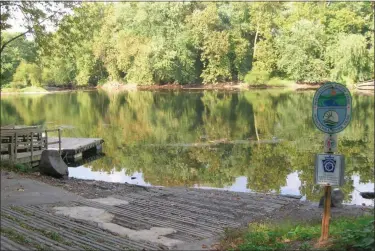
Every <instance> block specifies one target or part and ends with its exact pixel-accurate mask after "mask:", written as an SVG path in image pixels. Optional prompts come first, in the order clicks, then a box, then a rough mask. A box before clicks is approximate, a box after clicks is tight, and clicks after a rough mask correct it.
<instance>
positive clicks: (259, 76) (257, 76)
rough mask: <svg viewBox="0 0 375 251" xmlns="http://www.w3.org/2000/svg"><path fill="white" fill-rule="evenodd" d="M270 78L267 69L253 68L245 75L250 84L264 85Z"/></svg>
mask: <svg viewBox="0 0 375 251" xmlns="http://www.w3.org/2000/svg"><path fill="white" fill-rule="evenodd" d="M269 79H270V74H269V73H268V72H266V71H257V70H252V71H250V72H249V73H247V74H246V76H245V82H246V83H248V84H249V85H264V84H266V83H267V82H268V80H269Z"/></svg>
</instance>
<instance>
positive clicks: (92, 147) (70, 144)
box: [0, 126, 104, 166]
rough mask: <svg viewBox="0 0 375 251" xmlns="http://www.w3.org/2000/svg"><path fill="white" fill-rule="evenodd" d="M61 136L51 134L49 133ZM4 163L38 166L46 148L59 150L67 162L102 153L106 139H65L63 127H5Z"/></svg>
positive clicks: (3, 130) (3, 132) (2, 155)
mask: <svg viewBox="0 0 375 251" xmlns="http://www.w3.org/2000/svg"><path fill="white" fill-rule="evenodd" d="M53 131H57V132H58V137H48V132H53ZM0 134H1V156H0V157H1V158H0V160H1V162H5V163H12V164H25V163H29V164H31V165H32V166H34V165H38V164H39V161H40V158H41V156H42V152H43V151H44V150H47V149H48V150H57V151H59V152H60V155H61V157H62V158H63V159H64V160H65V161H67V160H69V161H75V160H81V159H82V157H85V155H87V156H92V155H93V154H97V153H101V149H102V144H103V142H104V140H103V139H100V138H62V137H61V131H60V129H54V130H43V129H41V128H40V127H17V126H13V127H1V131H0Z"/></svg>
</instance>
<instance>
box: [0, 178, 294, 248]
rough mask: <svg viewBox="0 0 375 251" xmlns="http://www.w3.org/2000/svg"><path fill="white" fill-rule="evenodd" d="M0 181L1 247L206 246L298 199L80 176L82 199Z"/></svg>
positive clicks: (10, 180)
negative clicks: (155, 185) (96, 179)
mask: <svg viewBox="0 0 375 251" xmlns="http://www.w3.org/2000/svg"><path fill="white" fill-rule="evenodd" d="M1 178H2V179H1V180H2V184H1V189H2V207H1V245H2V248H1V250H22V249H26V250H30V248H33V249H36V250H40V249H47V250H158V249H165V250H168V249H169V250H173V249H178V250H188V249H191V247H196V246H199V245H201V246H202V244H199V243H205V246H209V245H208V243H207V242H206V241H207V240H212V241H213V240H215V239H216V238H217V237H218V236H219V235H220V234H221V233H223V232H224V230H225V229H226V228H237V227H241V226H246V225H247V224H248V222H249V221H254V220H259V219H260V218H262V217H265V216H266V215H267V214H270V213H271V214H272V213H274V212H275V211H282V210H281V209H288V208H289V207H290V206H291V205H292V204H294V203H292V202H298V200H296V199H292V198H286V197H283V196H277V195H264V194H252V193H236V192H228V191H218V190H199V189H185V188H156V187H148V188H145V187H137V186H131V185H127V184H117V183H106V185H105V186H103V185H104V184H101V183H100V185H99V184H96V182H88V181H87V182H85V181H82V184H81V183H80V184H79V185H78V186H77V188H78V189H82V191H76V192H77V193H79V194H84V196H85V198H84V197H81V196H78V195H75V194H72V193H69V192H67V191H65V190H64V189H61V188H58V187H55V186H50V185H47V184H44V183H40V182H37V181H34V180H29V179H22V178H21V177H14V178H9V176H3V175H2V177H1ZM3 183H4V184H3ZM67 183H68V182H67ZM62 186H63V187H65V188H66V189H69V187H70V186H68V185H67V184H66V183H63V182H62ZM106 186H107V187H106ZM109 187H111V188H110V189H109ZM107 188H108V189H107ZM104 191H105V192H104ZM4 192H5V193H6V196H5V197H3V193H4ZM83 192H85V193H83ZM104 194H107V195H104Z"/></svg>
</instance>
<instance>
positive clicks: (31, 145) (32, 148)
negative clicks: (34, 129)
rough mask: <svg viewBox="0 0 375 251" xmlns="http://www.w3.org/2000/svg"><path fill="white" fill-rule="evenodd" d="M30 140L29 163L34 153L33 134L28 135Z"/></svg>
mask: <svg viewBox="0 0 375 251" xmlns="http://www.w3.org/2000/svg"><path fill="white" fill-rule="evenodd" d="M30 136H31V137H30V140H31V142H30V148H31V162H32V161H33V152H34V146H33V137H34V135H33V133H30Z"/></svg>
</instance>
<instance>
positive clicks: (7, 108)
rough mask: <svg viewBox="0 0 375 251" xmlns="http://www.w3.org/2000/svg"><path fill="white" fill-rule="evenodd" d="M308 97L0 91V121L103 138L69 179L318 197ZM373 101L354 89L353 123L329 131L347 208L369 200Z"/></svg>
mask: <svg viewBox="0 0 375 251" xmlns="http://www.w3.org/2000/svg"><path fill="white" fill-rule="evenodd" d="M313 95H314V92H311V91H304V92H295V91H294V92H293V91H274V90H264V91H241V92H229V91H226V92H222V91H199V92H198V91H190V92H189V91H183V92H176V91H175V92H172V91H159V92H151V91H141V92H139V91H138V92H123V93H115V94H107V93H105V92H103V91H90V92H84V91H80V92H70V93H54V94H39V95H36V94H32V95H9V96H2V97H1V125H7V124H17V125H43V126H44V127H45V128H56V127H62V128H63V134H62V135H63V136H65V137H100V138H103V139H104V140H105V143H104V147H103V152H104V154H105V156H104V157H102V158H100V159H97V160H95V161H93V162H90V163H87V164H84V165H83V166H78V167H70V168H69V173H70V174H69V175H70V176H71V177H76V178H82V179H96V180H103V181H110V182H128V183H132V184H139V185H152V186H188V187H199V188H216V189H227V190H232V191H242V192H251V191H254V192H271V193H282V194H292V195H302V196H303V198H302V199H308V200H312V201H318V200H319V198H320V196H321V195H322V190H321V188H320V187H319V186H317V185H314V181H313V176H314V154H315V153H319V152H322V150H323V133H321V132H320V131H319V130H318V129H316V128H315V126H314V124H313V122H312V118H311V114H312V98H313ZM373 104H374V97H373V96H364V95H353V117H352V121H351V122H350V124H349V126H348V127H347V128H346V129H345V130H344V131H343V132H341V133H339V135H338V138H339V145H338V151H339V153H340V154H344V155H345V157H346V173H345V179H346V183H345V185H344V186H343V187H341V189H342V190H343V191H344V193H345V197H346V198H345V203H348V204H359V205H361V204H362V203H365V204H366V205H373V200H365V199H362V198H361V196H360V195H359V192H362V191H374V175H373V174H374V106H373ZM258 140H259V142H260V143H259V144H258V143H257V142H258ZM218 142H220V143H218ZM247 142H248V143H247ZM213 143H216V144H213Z"/></svg>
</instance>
